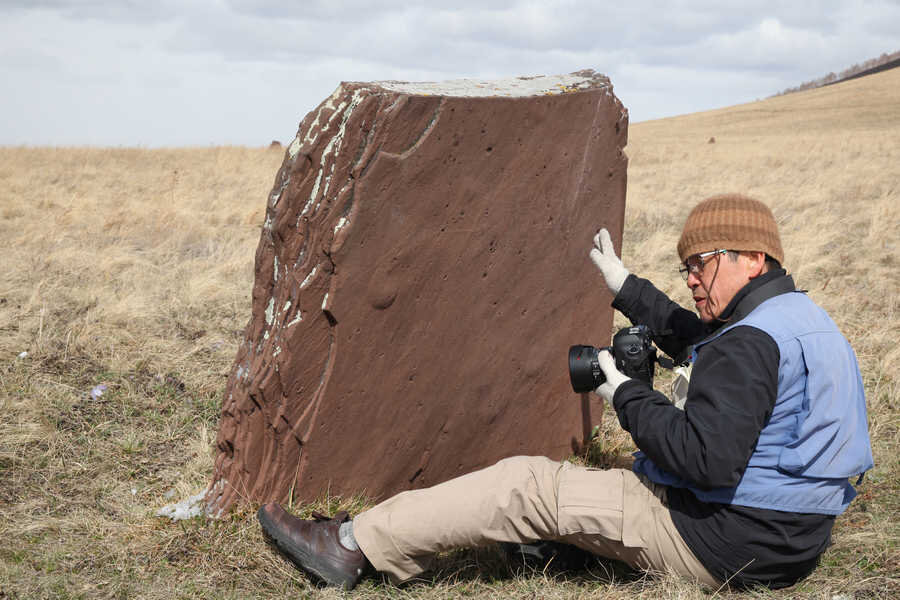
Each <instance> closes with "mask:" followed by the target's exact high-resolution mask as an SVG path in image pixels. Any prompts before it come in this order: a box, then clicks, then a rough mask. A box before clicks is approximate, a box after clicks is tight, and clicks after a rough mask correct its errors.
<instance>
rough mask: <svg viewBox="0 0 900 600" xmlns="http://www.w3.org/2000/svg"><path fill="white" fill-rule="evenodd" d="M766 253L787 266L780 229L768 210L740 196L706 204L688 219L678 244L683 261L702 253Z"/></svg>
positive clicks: (727, 195) (725, 197) (713, 200)
mask: <svg viewBox="0 0 900 600" xmlns="http://www.w3.org/2000/svg"><path fill="white" fill-rule="evenodd" d="M720 248H721V249H725V250H745V251H748V252H765V253H766V254H768V255H769V256H771V257H772V258H774V259H775V260H777V261H778V263H779V264H781V263H783V262H784V250H782V249H781V238H780V237H779V235H778V225H777V224H776V223H775V217H774V216H773V215H772V211H771V210H769V207H768V206H766V205H765V204H763V203H762V202H760V201H759V200H754V199H753V198H748V197H747V196H741V195H740V194H724V195H721V196H713V197H712V198H707V199H706V200H703V201H702V202H700V204H698V205H697V206H695V207H694V210H692V211H691V214H689V215H688V218H687V221H686V222H685V224H684V229H683V230H682V232H681V239H680V240H678V256H679V257H680V258H681V260H682V261H684V260H686V259H687V257H689V256H692V255H694V254H699V253H700V252H709V251H710V250H717V249H720Z"/></svg>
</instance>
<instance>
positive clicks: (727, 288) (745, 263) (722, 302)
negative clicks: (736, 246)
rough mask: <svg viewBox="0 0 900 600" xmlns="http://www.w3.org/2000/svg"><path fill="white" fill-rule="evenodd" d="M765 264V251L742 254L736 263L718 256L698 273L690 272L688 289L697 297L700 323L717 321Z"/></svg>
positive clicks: (724, 256)
mask: <svg viewBox="0 0 900 600" xmlns="http://www.w3.org/2000/svg"><path fill="white" fill-rule="evenodd" d="M689 260H690V259H689ZM764 265H765V254H763V253H762V252H741V253H740V254H738V259H737V261H732V259H731V258H730V257H729V256H728V255H726V254H717V255H715V256H712V257H709V258H707V259H706V260H705V262H704V264H703V269H702V271H701V272H700V273H699V274H697V273H694V272H689V273H688V278H687V286H688V287H689V288H690V289H691V293H692V294H693V296H694V306H695V307H696V308H697V312H698V313H699V314H700V320H701V321H703V322H704V323H710V322H712V321H714V320H715V319H716V317H718V316H719V315H720V314H722V311H723V310H724V309H725V307H726V306H728V303H729V302H731V300H732V298H734V296H735V294H737V293H738V291H740V289H741V288H742V287H744V286H745V285H747V284H748V283H750V280H751V279H754V278H756V277H759V275H761V274H762V273H763V272H764V270H763V269H764Z"/></svg>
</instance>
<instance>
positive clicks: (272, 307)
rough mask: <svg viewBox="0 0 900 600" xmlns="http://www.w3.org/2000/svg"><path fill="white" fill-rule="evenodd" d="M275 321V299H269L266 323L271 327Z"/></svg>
mask: <svg viewBox="0 0 900 600" xmlns="http://www.w3.org/2000/svg"><path fill="white" fill-rule="evenodd" d="M274 320H275V298H269V305H268V306H266V323H267V324H269V325H271V324H272V322H273V321H274Z"/></svg>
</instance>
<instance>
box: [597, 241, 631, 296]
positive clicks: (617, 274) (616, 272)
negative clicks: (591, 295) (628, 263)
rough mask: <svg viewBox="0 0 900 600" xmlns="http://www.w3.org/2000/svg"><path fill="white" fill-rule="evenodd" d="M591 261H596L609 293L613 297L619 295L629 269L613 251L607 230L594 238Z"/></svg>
mask: <svg viewBox="0 0 900 600" xmlns="http://www.w3.org/2000/svg"><path fill="white" fill-rule="evenodd" d="M591 260H592V261H594V264H595V265H597V268H598V269H600V272H601V273H602V274H603V279H605V280H606V285H607V287H609V291H610V292H612V294H613V296H615V295H617V294H618V293H619V290H621V289H622V284H623V283H625V279H626V278H627V277H628V269H626V268H625V265H623V264H622V261H621V260H620V259H619V257H618V256H616V252H615V250H613V243H612V239H611V238H610V237H609V232H608V231H607V230H606V228H603V229H601V230H600V232H599V233H598V234H597V235H595V236H594V246H593V248H591Z"/></svg>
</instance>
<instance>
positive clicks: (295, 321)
mask: <svg viewBox="0 0 900 600" xmlns="http://www.w3.org/2000/svg"><path fill="white" fill-rule="evenodd" d="M302 320H303V315H301V314H300V311H299V310H298V311H297V315H296V316H295V317H294V319H293V320H292V321H291V322H290V323H288V324H287V325H285V327H291V326H292V325H296V324H297V323H299V322H300V321H302Z"/></svg>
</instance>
